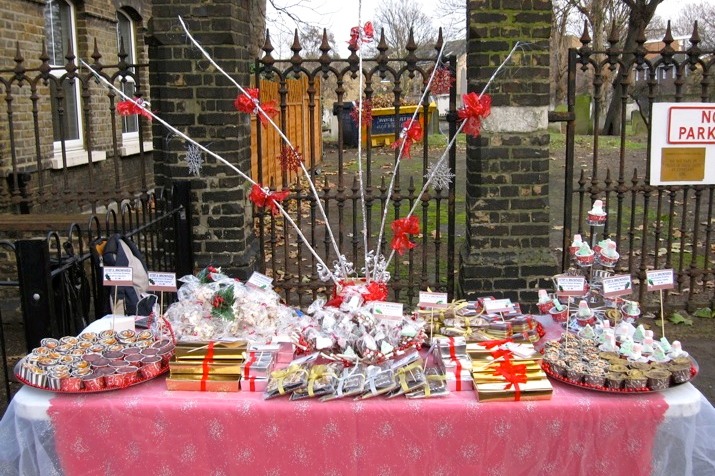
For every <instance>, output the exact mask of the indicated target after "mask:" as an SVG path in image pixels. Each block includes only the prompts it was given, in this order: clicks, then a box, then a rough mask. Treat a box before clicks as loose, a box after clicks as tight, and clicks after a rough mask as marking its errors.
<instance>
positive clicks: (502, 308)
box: [484, 299, 512, 314]
mask: <svg viewBox="0 0 715 476" xmlns="http://www.w3.org/2000/svg"><path fill="white" fill-rule="evenodd" d="M511 310H512V304H511V299H485V300H484V311H486V313H487V314H493V313H496V312H509V311H511Z"/></svg>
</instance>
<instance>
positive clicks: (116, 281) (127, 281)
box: [102, 266, 134, 286]
mask: <svg viewBox="0 0 715 476" xmlns="http://www.w3.org/2000/svg"><path fill="white" fill-rule="evenodd" d="M102 284H103V285H104V286H132V285H133V284H134V275H133V272H132V268H126V267H119V266H105V267H103V268H102Z"/></svg>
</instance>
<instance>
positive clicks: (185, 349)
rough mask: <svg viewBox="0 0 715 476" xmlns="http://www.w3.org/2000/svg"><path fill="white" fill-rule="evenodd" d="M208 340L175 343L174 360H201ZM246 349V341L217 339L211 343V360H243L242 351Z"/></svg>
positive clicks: (206, 350)
mask: <svg viewBox="0 0 715 476" xmlns="http://www.w3.org/2000/svg"><path fill="white" fill-rule="evenodd" d="M208 348H209V342H184V341H179V342H177V343H176V348H175V349H174V358H175V359H176V360H179V361H181V360H194V361H196V360H198V361H202V360H204V358H205V357H206V353H207V352H208ZM247 349H248V342H246V341H235V342H226V341H219V342H214V343H213V360H240V361H242V360H243V353H244V352H245V351H246V350H247Z"/></svg>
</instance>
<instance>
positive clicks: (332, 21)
mask: <svg viewBox="0 0 715 476" xmlns="http://www.w3.org/2000/svg"><path fill="white" fill-rule="evenodd" d="M293 1H294V2H295V3H300V5H299V6H296V7H293V8H292V10H291V11H293V12H295V14H296V15H298V16H299V17H300V18H302V19H303V20H304V21H306V22H307V23H311V24H314V25H318V26H320V27H323V28H327V29H328V31H331V32H332V33H333V34H334V35H335V41H336V43H337V46H338V49H339V50H340V52H341V54H347V41H348V39H350V28H351V27H353V26H356V25H357V24H358V19H359V18H360V19H361V20H362V23H365V22H366V21H368V20H372V19H373V17H374V15H375V11H376V9H377V6H378V5H379V3H380V2H384V1H385V0H362V2H360V1H359V0H341V1H335V0H303V1H302V2H297V1H295V0H293ZM412 1H413V3H416V4H418V5H420V7H421V9H422V11H424V12H425V13H426V14H427V15H429V16H431V17H432V18H434V25H435V28H437V27H440V26H443V27H445V25H443V24H441V23H442V22H444V21H447V20H440V19H439V18H437V15H435V7H436V5H437V4H438V2H437V0H412ZM693 1H694V0H693ZM285 3H287V2H285ZM360 3H362V8H361V9H360V8H358V6H359V4H360ZM684 3H689V2H688V1H683V0H664V2H663V3H661V4H660V5H659V6H658V9H657V10H656V14H657V15H659V16H661V17H663V18H664V19H666V20H668V19H675V17H676V16H677V13H678V11H679V9H680V7H681V6H682V5H683V4H684ZM268 8H269V13H268V16H269V18H274V19H276V20H277V21H278V22H281V23H284V24H285V25H286V26H288V30H293V29H294V28H295V24H293V23H292V22H291V21H290V20H289V19H287V18H285V17H284V16H276V14H275V12H273V13H271V12H270V10H271V7H270V4H269V6H268ZM268 27H269V29H270V30H271V38H272V40H273V41H272V42H273V46H274V47H275V48H276V50H278V48H279V46H278V45H279V41H278V34H279V32H278V31H277V30H278V28H277V26H276V25H273V26H271V25H270V24H269V25H268ZM444 29H445V30H447V28H444ZM448 39H449V38H448ZM290 40H292V37H290ZM286 42H288V40H286ZM285 48H286V49H285V50H284V51H283V52H282V53H284V54H283V55H282V56H285V55H286V54H288V53H290V51H289V50H288V49H287V46H286V47H285Z"/></svg>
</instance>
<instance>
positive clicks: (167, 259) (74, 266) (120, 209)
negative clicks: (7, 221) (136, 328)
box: [0, 182, 193, 401]
mask: <svg viewBox="0 0 715 476" xmlns="http://www.w3.org/2000/svg"><path fill="white" fill-rule="evenodd" d="M187 210H190V189H189V183H188V182H178V183H176V184H175V185H174V187H173V190H172V191H171V193H166V194H164V193H162V191H158V192H156V193H151V194H148V195H147V196H145V197H144V198H141V199H136V200H133V201H124V202H122V203H120V204H115V206H110V207H109V209H108V211H107V212H106V213H104V214H103V216H99V215H97V214H95V215H87V221H86V222H85V223H86V225H85V224H72V225H71V226H70V227H69V230H68V231H67V234H66V235H61V234H60V233H58V232H50V233H49V234H48V235H47V237H46V238H44V239H22V240H17V241H16V242H14V243H12V242H9V241H2V242H0V244H1V245H2V246H3V247H5V248H7V249H9V250H10V251H12V252H13V253H14V254H15V255H16V258H17V275H18V278H17V280H16V281H15V280H12V281H10V280H8V281H2V282H0V283H1V284H2V286H4V287H9V288H16V290H17V295H18V298H19V301H20V308H21V311H22V328H23V329H24V331H23V333H24V335H13V336H12V339H13V343H14V344H15V345H14V348H15V351H16V352H23V353H24V351H26V352H30V351H31V350H32V348H34V347H36V346H38V345H39V343H40V340H41V339H42V338H44V337H61V336H64V335H76V334H78V333H79V332H80V331H81V330H82V329H83V328H84V326H86V325H87V324H88V323H89V322H91V321H93V320H95V319H97V318H101V317H102V311H101V309H102V308H103V307H102V306H101V305H100V304H99V303H101V302H103V300H105V299H108V297H107V294H106V293H107V291H106V289H105V288H104V287H102V286H101V279H98V278H97V273H98V271H99V269H98V267H97V266H96V264H93V263H92V260H91V253H90V246H91V245H92V243H95V242H97V241H98V240H100V239H103V238H107V237H109V236H110V235H112V234H115V233H119V234H121V235H124V236H126V237H128V238H129V239H131V240H132V241H133V242H134V243H135V244H136V245H137V247H138V248H139V250H140V251H141V253H142V255H143V257H144V259H145V261H146V264H147V268H148V269H149V270H151V271H170V272H176V273H177V275H179V276H184V275H186V274H191V272H192V269H191V263H193V257H192V237H191V225H190V221H189V217H187ZM2 317H3V316H2V315H0V351H1V353H2V358H3V375H2V377H3V380H4V382H3V383H4V391H5V397H6V399H7V400H9V399H10V398H11V395H12V393H13V392H12V390H13V389H11V378H9V375H11V374H12V368H11V366H12V365H13V364H14V362H10V361H8V358H7V357H8V356H7V355H6V348H7V344H8V340H6V335H7V333H5V332H4V331H3V329H4V327H3V326H2V324H3V323H2ZM15 334H18V333H17V332H15ZM17 339H23V340H24V343H25V346H24V347H25V348H24V349H22V350H21V349H18V347H19V346H18V345H17ZM8 374H9V375H8ZM7 400H6V401H7Z"/></svg>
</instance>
